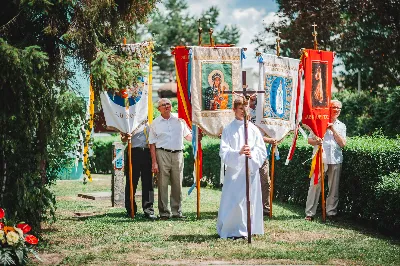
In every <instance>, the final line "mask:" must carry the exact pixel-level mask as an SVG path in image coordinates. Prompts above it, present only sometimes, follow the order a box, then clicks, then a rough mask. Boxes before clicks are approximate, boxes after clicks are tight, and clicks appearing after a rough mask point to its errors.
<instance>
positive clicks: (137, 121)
mask: <svg viewBox="0 0 400 266" xmlns="http://www.w3.org/2000/svg"><path fill="white" fill-rule="evenodd" d="M152 46H153V44H152V43H151V42H144V43H137V44H129V45H123V46H122V47H121V49H122V50H124V51H126V52H128V53H130V54H132V55H134V56H136V57H137V58H139V59H140V62H141V64H140V66H139V67H141V68H142V69H143V72H145V73H146V74H147V75H148V76H147V77H141V78H139V79H138V80H137V82H135V83H134V84H135V86H127V87H126V88H123V89H120V90H118V91H115V90H112V89H111V90H105V91H103V92H101V93H100V99H101V105H102V107H103V112H104V118H105V121H106V124H107V128H112V129H116V130H118V131H120V132H123V133H132V132H133V131H135V130H136V129H138V128H139V127H140V126H141V125H143V124H145V123H146V122H147V121H148V117H149V118H150V119H152V113H151V112H150V113H149V112H148V111H149V106H150V107H151V106H152V105H151V104H150V101H151V100H152V99H151V98H150V97H149V87H150V88H151V82H152V81H151V77H152V73H151V72H152V55H151V52H149V51H151V49H152ZM150 116H151V117H150Z"/></svg>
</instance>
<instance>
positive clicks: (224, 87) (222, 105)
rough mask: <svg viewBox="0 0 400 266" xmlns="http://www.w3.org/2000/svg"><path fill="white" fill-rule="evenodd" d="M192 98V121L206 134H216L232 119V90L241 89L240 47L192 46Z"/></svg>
mask: <svg viewBox="0 0 400 266" xmlns="http://www.w3.org/2000/svg"><path fill="white" fill-rule="evenodd" d="M191 49H192V61H191V73H192V75H191V81H190V82H191V102H192V119H193V123H194V124H195V125H197V126H198V127H200V128H201V129H202V131H203V132H204V133H205V134H206V135H209V136H219V135H220V134H221V133H222V129H223V128H224V127H225V126H226V125H228V124H229V123H230V122H232V120H233V119H234V117H235V116H234V113H233V111H232V107H233V101H234V97H235V96H234V95H232V93H226V92H232V90H241V57H242V49H241V48H238V47H197V46H196V47H192V48H191Z"/></svg>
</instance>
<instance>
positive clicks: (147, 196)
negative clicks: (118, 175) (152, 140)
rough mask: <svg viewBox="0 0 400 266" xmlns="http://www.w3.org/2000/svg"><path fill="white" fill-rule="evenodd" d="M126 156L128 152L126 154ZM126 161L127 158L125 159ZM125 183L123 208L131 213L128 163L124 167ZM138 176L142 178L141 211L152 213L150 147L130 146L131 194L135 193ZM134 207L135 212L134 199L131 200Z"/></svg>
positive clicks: (152, 195)
mask: <svg viewBox="0 0 400 266" xmlns="http://www.w3.org/2000/svg"><path fill="white" fill-rule="evenodd" d="M126 158H128V154H126ZM125 161H126V162H128V160H125ZM125 169H126V171H125V176H126V185H125V208H126V211H127V212H128V214H130V213H131V201H130V193H129V192H130V184H129V163H127V165H126V167H125ZM139 177H141V178H142V208H143V212H144V213H145V214H147V215H149V214H154V209H153V203H154V189H153V175H152V172H151V156H150V149H148V148H145V149H143V148H132V183H133V195H135V194H136V188H137V184H138V182H139ZM133 203H134V207H135V209H134V210H135V214H136V212H137V205H136V201H135V199H134V200H133Z"/></svg>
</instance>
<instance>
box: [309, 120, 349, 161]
mask: <svg viewBox="0 0 400 266" xmlns="http://www.w3.org/2000/svg"><path fill="white" fill-rule="evenodd" d="M333 128H334V129H335V130H336V132H337V133H338V134H339V135H340V136H341V137H342V138H344V139H346V125H345V124H343V123H342V122H340V121H339V120H338V119H336V121H335V123H333ZM314 137H315V135H314V133H312V132H311V133H310V135H309V138H314ZM322 146H323V148H324V153H325V156H324V157H325V158H324V163H326V164H339V163H342V162H343V154H342V148H341V147H340V146H339V144H338V143H337V142H336V140H335V137H334V135H333V132H332V131H331V130H329V129H328V130H326V133H325V136H324V142H323V143H322Z"/></svg>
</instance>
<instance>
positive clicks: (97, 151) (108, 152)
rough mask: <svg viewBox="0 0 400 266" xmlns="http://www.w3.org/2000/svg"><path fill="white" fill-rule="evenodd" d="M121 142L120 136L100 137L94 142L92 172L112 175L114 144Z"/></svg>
mask: <svg viewBox="0 0 400 266" xmlns="http://www.w3.org/2000/svg"><path fill="white" fill-rule="evenodd" d="M114 141H121V139H120V137H119V136H115V137H112V136H110V137H98V138H95V139H94V141H93V146H92V150H93V156H91V157H90V160H89V161H90V168H89V169H90V172H91V173H96V174H111V170H112V164H111V160H112V151H113V146H112V144H113V142H114Z"/></svg>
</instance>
